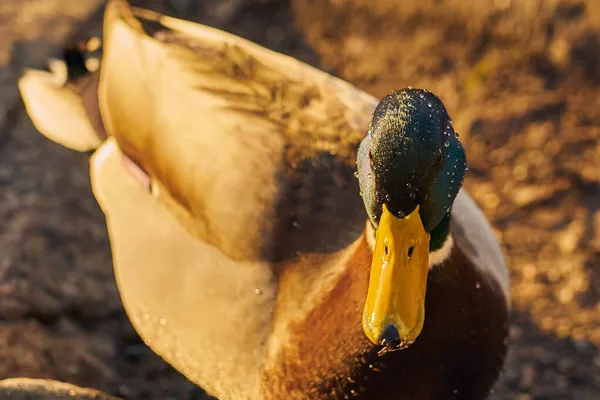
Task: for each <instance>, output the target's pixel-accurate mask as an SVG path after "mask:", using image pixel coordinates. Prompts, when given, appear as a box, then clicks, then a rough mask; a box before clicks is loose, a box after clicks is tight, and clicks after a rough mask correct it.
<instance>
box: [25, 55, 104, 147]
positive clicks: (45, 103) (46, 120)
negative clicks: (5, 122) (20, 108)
mask: <svg viewBox="0 0 600 400" xmlns="http://www.w3.org/2000/svg"><path fill="white" fill-rule="evenodd" d="M51 66H53V68H51V69H53V71H52V72H46V71H38V70H26V71H25V73H24V74H23V76H22V77H21V78H20V79H19V91H20V92H21V97H22V98H23V102H24V103H25V109H26V111H27V114H28V115H29V117H30V118H31V120H32V121H33V124H34V125H35V127H36V128H37V130H38V131H40V132H41V133H42V134H43V135H44V136H46V137H47V138H48V139H50V140H52V141H54V142H56V143H59V144H61V145H63V146H65V147H68V148H70V149H72V150H76V151H91V150H94V149H96V148H97V147H98V146H99V145H100V143H101V141H100V138H99V136H98V134H97V133H96V132H95V131H94V128H93V126H92V124H91V123H90V120H89V118H88V114H87V113H86V110H85V108H84V106H83V101H82V98H81V96H79V95H78V94H76V93H75V92H74V91H73V90H71V89H70V88H69V87H68V86H67V76H66V74H67V72H66V66H65V65H64V63H62V62H60V61H57V60H55V61H53V62H51Z"/></svg>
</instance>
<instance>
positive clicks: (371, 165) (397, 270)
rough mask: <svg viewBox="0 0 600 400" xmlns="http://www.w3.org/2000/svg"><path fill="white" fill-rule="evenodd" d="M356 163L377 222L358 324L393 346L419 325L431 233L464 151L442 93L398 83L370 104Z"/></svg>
mask: <svg viewBox="0 0 600 400" xmlns="http://www.w3.org/2000/svg"><path fill="white" fill-rule="evenodd" d="M357 166H358V179H359V184H360V190H361V196H362V198H363V201H364V204H365V208H366V211H367V214H368V217H369V219H370V222H371V224H372V225H373V227H374V229H375V247H374V249H373V260H372V264H371V275H370V281H369V289H368V293H367V300H366V303H365V307H364V312H363V318H362V324H363V330H364V332H365V334H366V335H367V337H368V338H369V340H371V341H372V342H373V343H375V344H380V345H383V346H385V347H384V348H386V349H399V348H403V347H406V346H407V345H409V344H411V343H412V342H414V341H415V339H416V338H417V336H418V335H419V334H420V332H421V330H422V328H423V323H424V320H425V288H426V285H427V273H428V269H429V252H430V250H434V249H435V248H434V247H433V246H434V243H433V242H434V241H432V240H431V233H432V231H434V230H435V229H436V227H438V225H439V226H442V225H445V226H446V231H445V232H446V233H443V234H444V235H445V234H447V221H448V219H447V216H448V215H449V213H450V210H451V207H452V204H453V202H454V199H455V197H456V195H457V194H458V191H459V189H460V187H461V185H462V182H463V179H464V175H465V172H466V157H465V152H464V149H463V147H462V145H461V143H460V141H459V140H458V137H457V135H456V134H455V132H454V130H453V128H452V123H451V119H450V117H449V116H448V113H447V111H446V108H445V107H444V105H443V104H442V102H441V101H440V99H439V98H438V97H436V96H435V95H434V94H432V93H431V92H428V91H425V90H418V89H403V90H399V91H395V92H392V93H390V94H389V95H387V96H386V97H384V98H383V99H382V100H381V102H380V103H379V104H378V105H377V107H376V108H375V111H374V112H373V117H372V119H371V124H370V127H369V132H368V135H367V136H366V137H365V139H364V140H363V141H362V143H361V145H360V147H359V150H358V156H357Z"/></svg>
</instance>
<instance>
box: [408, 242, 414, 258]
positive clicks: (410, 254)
mask: <svg viewBox="0 0 600 400" xmlns="http://www.w3.org/2000/svg"><path fill="white" fill-rule="evenodd" d="M414 250H415V246H414V245H413V244H411V245H410V247H409V248H408V258H411V257H412V255H413V251H414Z"/></svg>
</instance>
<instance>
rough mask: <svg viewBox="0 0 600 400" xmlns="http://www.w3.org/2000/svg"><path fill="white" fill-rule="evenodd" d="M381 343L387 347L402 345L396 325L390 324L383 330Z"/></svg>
mask: <svg viewBox="0 0 600 400" xmlns="http://www.w3.org/2000/svg"><path fill="white" fill-rule="evenodd" d="M379 344H380V345H381V346H385V347H387V348H395V347H398V346H399V345H400V334H399V333H398V329H396V327H395V326H394V325H388V326H386V327H385V329H384V330H383V333H382V334H381V338H380V339H379Z"/></svg>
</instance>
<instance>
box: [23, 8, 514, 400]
mask: <svg viewBox="0 0 600 400" xmlns="http://www.w3.org/2000/svg"><path fill="white" fill-rule="evenodd" d="M103 46H104V48H103V56H102V62H101V66H100V70H99V72H95V73H90V74H89V75H88V76H85V77H84V78H81V79H79V78H78V79H79V80H78V82H76V83H73V82H66V83H62V84H57V83H56V81H55V80H53V79H54V78H50V74H46V73H42V72H41V71H30V72H28V73H27V74H26V75H25V76H24V77H23V78H22V79H21V82H20V88H21V92H22V93H23V97H24V100H25V104H26V106H27V110H28V113H29V115H30V116H31V118H32V120H33V121H34V123H35V125H36V127H37V128H38V129H39V130H40V131H41V132H42V133H44V134H45V135H46V136H48V137H49V138H51V139H52V140H54V141H57V142H59V143H61V144H63V145H65V146H67V147H70V148H73V149H75V150H80V151H90V150H93V151H94V153H93V155H92V158H91V181H92V188H93V191H94V195H95V197H96V199H97V200H98V203H99V204H100V206H101V208H102V210H103V212H104V213H105V215H106V221H107V228H108V231H109V236H110V242H111V248H112V252H113V262H114V268H115V276H116V279H117V284H118V288H119V293H120V295H121V298H122V301H123V304H124V306H125V309H126V311H127V314H128V316H129V318H130V320H131V321H132V323H133V325H134V327H135V328H136V330H137V331H138V333H139V334H140V336H141V337H142V338H143V339H144V341H145V342H146V343H147V344H148V345H149V346H150V347H151V348H152V349H153V351H155V352H156V353H157V354H159V355H160V356H161V357H162V358H164V359H165V360H166V361H167V362H168V363H170V364H171V365H173V366H174V367H175V368H176V369H178V370H179V371H180V372H182V373H183V374H184V375H185V376H186V377H187V378H188V379H190V380H191V381H193V382H195V383H197V384H198V385H200V386H202V387H203V388H204V389H205V390H207V392H209V393H210V394H211V395H213V396H216V397H218V398H220V399H284V398H285V399H346V398H358V399H431V400H438V399H440V400H441V399H483V398H485V397H486V396H487V395H488V393H489V391H490V389H491V388H492V386H493V384H494V382H495V381H496V379H497V377H498V375H499V373H500V370H501V369H502V366H503V363H504V357H505V354H506V344H505V339H506V336H507V323H508V322H507V321H508V315H509V311H510V298H509V290H508V273H507V270H506V266H505V263H504V259H503V256H502V252H501V250H500V247H499V245H498V243H497V241H496V239H495V237H494V235H493V231H492V229H491V227H490V226H489V224H488V223H487V221H486V219H485V217H484V216H483V214H482V213H481V211H480V210H479V209H478V208H477V206H476V205H475V203H474V202H473V201H472V200H471V199H470V197H469V196H468V194H466V192H465V191H464V190H463V189H461V190H460V192H459V193H458V196H457V197H456V200H455V201H454V202H453V205H452V209H451V212H450V211H449V213H450V214H449V217H448V223H449V232H450V233H449V235H447V237H444V240H443V243H441V244H440V247H439V248H437V249H435V250H434V251H432V252H430V253H429V263H430V265H429V266H428V270H429V271H428V272H429V273H428V275H427V279H426V293H427V295H426V297H425V310H426V314H425V315H426V317H425V319H424V325H423V327H422V331H421V332H420V334H419V335H418V338H417V339H416V340H415V341H414V343H412V344H411V345H410V346H408V348H406V349H402V350H398V351H384V352H382V347H381V345H379V344H377V343H373V341H372V340H369V338H368V337H367V336H366V335H365V332H364V325H363V324H364V322H363V321H362V317H363V315H362V314H363V307H365V301H366V298H367V292H368V291H369V290H370V286H369V282H370V274H371V263H372V259H373V257H374V256H373V254H374V244H373V241H374V240H375V238H374V233H373V229H374V228H373V225H372V224H371V222H369V217H370V216H369V215H367V212H366V211H365V204H364V203H363V199H361V196H360V195H359V191H360V189H359V184H358V182H357V179H356V177H355V171H356V160H357V157H359V155H357V150H358V148H359V144H360V142H361V141H362V140H363V138H364V137H365V133H366V132H367V131H368V130H369V120H370V117H371V116H372V114H373V110H374V109H375V107H376V106H377V104H378V102H377V100H376V99H374V98H373V97H371V96H370V95H368V94H366V93H364V92H361V91H360V90H358V89H356V88H354V87H353V86H351V85H349V84H347V83H346V82H343V81H341V80H339V79H337V78H334V77H332V76H330V75H328V74H325V73H324V72H321V71H318V70H316V69H314V68H312V67H309V66H306V65H304V64H302V63H300V62H298V61H296V60H294V59H292V58H289V57H286V56H283V55H280V54H276V53H273V52H271V51H269V50H266V49H264V48H262V47H260V46H257V45H255V44H253V43H250V42H247V41H245V40H243V39H240V38H237V37H235V36H232V35H229V34H226V33H224V32H220V31H218V30H215V29H212V28H208V27H204V26H201V25H197V24H192V23H189V22H184V21H180V20H176V19H172V18H168V17H165V16H162V15H159V14H155V13H152V12H149V11H147V10H137V9H132V8H130V7H129V6H128V5H127V4H126V3H125V2H124V1H122V0H113V1H110V2H109V4H108V6H107V9H106V15H105V25H104V40H103ZM48 102H53V103H52V107H49V106H46V105H45V104H48ZM50 109H51V110H52V112H49V111H48V110H50ZM56 115H61V116H70V118H71V119H73V120H74V122H69V123H68V124H66V123H65V122H64V118H62V119H61V118H58V119H57V118H56ZM74 127H75V129H74ZM457 190H458V189H457ZM449 197H450V196H449ZM411 251H412V250H411Z"/></svg>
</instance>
